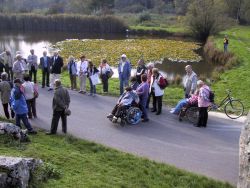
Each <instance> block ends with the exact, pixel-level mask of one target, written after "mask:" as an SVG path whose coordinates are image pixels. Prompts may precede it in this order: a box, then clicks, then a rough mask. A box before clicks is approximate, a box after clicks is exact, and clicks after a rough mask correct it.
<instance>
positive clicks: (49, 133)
mask: <svg viewBox="0 0 250 188" xmlns="http://www.w3.org/2000/svg"><path fill="white" fill-rule="evenodd" d="M45 134H46V135H53V134H56V133H52V132H50V131H49V132H46V133H45Z"/></svg>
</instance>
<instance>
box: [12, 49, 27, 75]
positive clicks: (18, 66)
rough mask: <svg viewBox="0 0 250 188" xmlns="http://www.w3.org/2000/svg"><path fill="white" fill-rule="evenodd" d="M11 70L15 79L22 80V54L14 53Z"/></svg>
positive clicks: (23, 71)
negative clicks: (14, 59)
mask: <svg viewBox="0 0 250 188" xmlns="http://www.w3.org/2000/svg"><path fill="white" fill-rule="evenodd" d="M12 71H13V74H14V78H15V79H20V80H23V75H24V73H25V69H24V67H23V60H22V56H21V55H20V54H17V55H16V61H15V62H14V64H13V68H12Z"/></svg>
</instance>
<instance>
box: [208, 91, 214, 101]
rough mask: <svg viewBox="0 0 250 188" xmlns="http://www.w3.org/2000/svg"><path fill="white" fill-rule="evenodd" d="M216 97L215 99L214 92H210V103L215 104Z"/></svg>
mask: <svg viewBox="0 0 250 188" xmlns="http://www.w3.org/2000/svg"><path fill="white" fill-rule="evenodd" d="M214 97H215V95H214V92H213V91H211V90H210V91H209V96H208V99H209V101H210V102H212V103H213V102H214Z"/></svg>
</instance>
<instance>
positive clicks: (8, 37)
mask: <svg viewBox="0 0 250 188" xmlns="http://www.w3.org/2000/svg"><path fill="white" fill-rule="evenodd" d="M129 38H138V37H137V36H129ZM144 38H145V37H144ZM66 39H121V40H122V39H126V36H124V35H114V34H112V35H111V34H108V35H100V34H84V33H58V32H57V33H54V32H50V33H46V32H41V33H38V32H37V33H22V34H20V33H13V32H2V33H0V52H2V51H3V50H4V49H8V50H10V51H11V52H12V54H15V53H16V51H21V53H22V55H23V56H24V57H27V56H28V55H29V53H30V52H29V51H30V49H34V50H35V54H36V55H37V56H38V57H41V56H42V53H43V51H44V50H47V51H48V52H49V54H50V55H51V54H52V51H51V49H49V46H50V45H51V44H55V43H56V42H58V41H62V40H66ZM191 64H192V66H193V69H194V70H195V72H196V73H197V74H198V75H204V76H209V75H210V73H211V72H212V70H213V66H212V65H211V64H209V63H208V62H206V61H203V62H200V63H191ZM186 65H187V64H185V63H173V62H169V61H164V62H163V63H162V64H157V65H156V67H157V68H159V69H160V70H161V71H162V72H163V74H165V75H167V76H168V77H169V78H170V79H171V78H173V77H174V76H175V75H177V74H179V75H180V76H184V75H185V70H184V67H185V66H186ZM133 68H136V67H133ZM114 70H115V76H117V74H118V73H117V71H116V69H114ZM133 71H135V70H134V69H133ZM132 74H134V73H132Z"/></svg>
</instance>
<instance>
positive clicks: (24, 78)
mask: <svg viewBox="0 0 250 188" xmlns="http://www.w3.org/2000/svg"><path fill="white" fill-rule="evenodd" d="M23 80H24V81H25V82H28V81H30V76H29V75H28V74H25V75H24V76H23Z"/></svg>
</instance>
